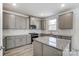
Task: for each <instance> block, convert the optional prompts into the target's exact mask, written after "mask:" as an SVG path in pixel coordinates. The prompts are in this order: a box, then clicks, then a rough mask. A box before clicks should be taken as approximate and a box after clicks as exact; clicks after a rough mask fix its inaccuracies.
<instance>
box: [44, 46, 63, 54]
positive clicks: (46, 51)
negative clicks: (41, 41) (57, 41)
mask: <svg viewBox="0 0 79 59" xmlns="http://www.w3.org/2000/svg"><path fill="white" fill-rule="evenodd" d="M61 55H62V52H61V51H59V50H58V49H55V48H53V47H50V46H47V45H43V56H61Z"/></svg>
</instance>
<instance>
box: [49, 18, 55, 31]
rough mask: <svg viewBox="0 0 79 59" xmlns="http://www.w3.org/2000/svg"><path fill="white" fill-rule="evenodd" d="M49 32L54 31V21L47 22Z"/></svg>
mask: <svg viewBox="0 0 79 59" xmlns="http://www.w3.org/2000/svg"><path fill="white" fill-rule="evenodd" d="M48 26H49V28H48V29H49V30H56V19H52V20H49V21H48Z"/></svg>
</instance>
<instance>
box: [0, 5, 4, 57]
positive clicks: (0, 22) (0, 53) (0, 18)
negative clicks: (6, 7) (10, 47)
mask: <svg viewBox="0 0 79 59" xmlns="http://www.w3.org/2000/svg"><path fill="white" fill-rule="evenodd" d="M1 9H2V4H0V56H2V55H3V49H2V48H1V47H2V46H3V40H2V12H1Z"/></svg>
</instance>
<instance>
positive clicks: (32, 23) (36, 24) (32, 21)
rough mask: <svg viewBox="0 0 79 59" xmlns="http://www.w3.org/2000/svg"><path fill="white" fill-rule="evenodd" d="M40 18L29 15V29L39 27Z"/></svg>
mask: <svg viewBox="0 0 79 59" xmlns="http://www.w3.org/2000/svg"><path fill="white" fill-rule="evenodd" d="M40 22H41V19H40V18H36V17H30V29H37V30H39V29H41V23H40Z"/></svg>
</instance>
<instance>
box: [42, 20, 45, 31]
mask: <svg viewBox="0 0 79 59" xmlns="http://www.w3.org/2000/svg"><path fill="white" fill-rule="evenodd" d="M41 30H46V20H41Z"/></svg>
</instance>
